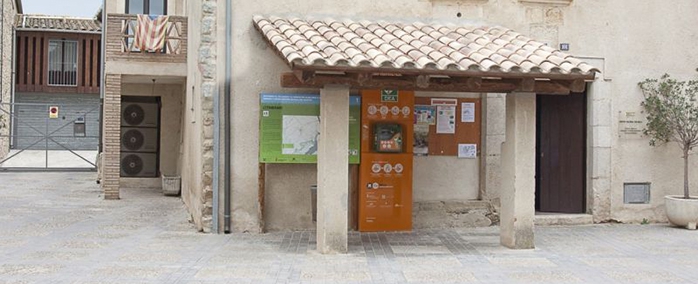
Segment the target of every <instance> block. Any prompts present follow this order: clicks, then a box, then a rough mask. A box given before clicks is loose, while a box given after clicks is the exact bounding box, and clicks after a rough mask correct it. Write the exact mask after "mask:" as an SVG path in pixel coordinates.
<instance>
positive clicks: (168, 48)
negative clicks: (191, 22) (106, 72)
mask: <svg viewBox="0 0 698 284" xmlns="http://www.w3.org/2000/svg"><path fill="white" fill-rule="evenodd" d="M137 22H138V20H137V17H136V15H126V14H109V15H107V50H106V51H107V61H110V60H128V61H133V60H141V61H148V62H172V63H185V62H186V56H187V29H188V26H187V17H182V16H170V17H169V22H168V24H167V28H166V29H165V46H164V47H163V49H162V50H157V51H155V52H148V51H141V50H138V49H137V48H135V46H134V37H135V31H136V29H137Z"/></svg>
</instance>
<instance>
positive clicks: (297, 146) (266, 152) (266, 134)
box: [259, 94, 361, 164]
mask: <svg viewBox="0 0 698 284" xmlns="http://www.w3.org/2000/svg"><path fill="white" fill-rule="evenodd" d="M260 103H261V107H260V119H259V121H260V123H259V161H260V162H261V163H270V164H273V163H286V164H312V163H317V151H318V138H319V137H320V95H314V94H261V98H260ZM360 119H361V97H358V96H352V97H350V108H349V145H348V147H347V151H348V153H349V163H350V164H358V163H359V154H360V153H361V151H360V148H359V147H360V145H361V140H360V136H359V135H360V132H361V131H360V130H361V129H360V127H361V125H360V123H361V121H360Z"/></svg>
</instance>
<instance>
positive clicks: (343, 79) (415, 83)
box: [281, 73, 570, 95]
mask: <svg viewBox="0 0 698 284" xmlns="http://www.w3.org/2000/svg"><path fill="white" fill-rule="evenodd" d="M426 79H427V78H421V79H420V78H416V77H412V76H380V77H378V76H369V75H365V74H364V75H361V73H358V74H355V75H325V74H315V75H314V76H313V77H312V78H309V79H308V81H306V82H303V81H301V80H300V79H299V78H298V76H296V74H294V73H285V74H283V75H282V76H281V86H282V87H284V88H318V89H319V88H323V87H324V86H325V85H348V86H351V87H353V88H363V89H401V90H415V91H436V92H473V93H510V92H522V91H524V90H527V92H535V93H538V94H558V95H567V94H569V93H570V89H569V88H568V87H567V86H565V84H561V83H559V82H551V81H537V82H534V83H533V84H532V85H533V87H531V82H524V81H523V80H521V79H482V78H474V77H471V78H433V77H429V81H428V84H426V82H425V81H426ZM420 80H421V81H422V82H419V81H420ZM525 84H529V85H528V86H524V85H525Z"/></svg>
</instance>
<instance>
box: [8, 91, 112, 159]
mask: <svg viewBox="0 0 698 284" xmlns="http://www.w3.org/2000/svg"><path fill="white" fill-rule="evenodd" d="M99 111H100V104H99V103H79V104H67V103H48V104H47V103H11V104H10V103H0V114H2V116H3V117H4V120H5V123H4V124H5V126H6V129H2V130H0V140H2V141H0V146H2V147H3V148H2V149H0V171H11V170H20V171H32V170H36V171H94V170H96V168H97V166H96V164H97V155H98V151H99V139H100V135H99V134H100V121H99ZM8 144H9V147H8Z"/></svg>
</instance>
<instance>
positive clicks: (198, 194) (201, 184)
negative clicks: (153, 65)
mask: <svg viewBox="0 0 698 284" xmlns="http://www.w3.org/2000/svg"><path fill="white" fill-rule="evenodd" d="M187 5H188V6H187V16H188V17H189V27H190V31H191V32H190V34H189V51H188V54H187V57H188V58H189V63H188V67H189V68H188V69H189V70H188V74H187V76H188V79H187V90H186V92H187V95H186V98H187V99H186V105H185V108H184V113H183V117H184V125H183V127H184V135H185V138H184V145H183V146H182V147H183V149H184V151H183V156H182V160H181V163H180V167H181V169H182V170H181V171H182V199H183V200H184V203H185V204H186V205H187V208H188V210H189V213H190V214H191V218H192V221H193V222H194V224H196V227H197V229H198V230H200V231H204V232H210V231H211V230H212V229H213V228H212V226H213V223H212V219H213V126H214V125H213V122H214V121H213V98H214V96H218V95H219V93H220V92H219V88H220V85H221V82H220V81H221V80H220V75H219V71H220V68H221V66H220V65H219V64H218V62H219V60H218V59H219V54H220V52H219V50H218V45H219V44H220V42H221V41H222V40H223V39H222V38H220V36H219V32H220V31H219V25H218V23H217V21H218V20H219V17H218V14H219V13H220V9H221V8H219V5H218V1H215V0H206V1H190V2H188V3H187ZM221 52H222V51H221Z"/></svg>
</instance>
